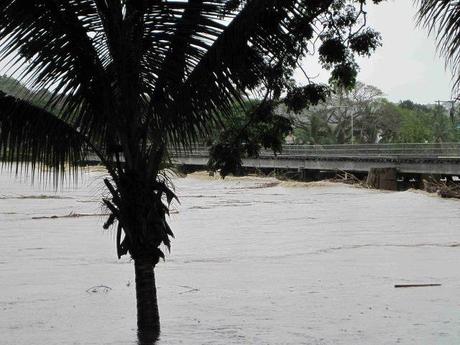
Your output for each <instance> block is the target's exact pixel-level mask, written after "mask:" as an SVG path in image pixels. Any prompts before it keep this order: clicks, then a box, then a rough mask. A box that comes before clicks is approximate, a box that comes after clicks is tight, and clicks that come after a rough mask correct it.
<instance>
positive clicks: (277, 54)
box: [0, 0, 379, 339]
mask: <svg viewBox="0 0 460 345" xmlns="http://www.w3.org/2000/svg"><path fill="white" fill-rule="evenodd" d="M365 2H366V1H365V0H347V1H344V0H246V1H242V0H240V1H238V0H227V1H226V0H207V1H203V0H188V1H186V0H174V1H173V0H33V1H31V0H0V47H1V49H0V57H1V58H2V60H3V64H6V67H5V70H6V71H7V72H8V73H9V74H10V75H15V76H17V77H18V78H19V79H20V80H21V81H22V82H23V83H24V84H26V85H27V86H28V87H30V88H32V89H34V90H52V94H51V95H49V94H47V93H46V99H44V98H43V97H45V93H43V92H42V93H40V92H39V93H34V94H36V95H38V96H37V97H38V99H18V98H15V97H13V96H9V95H6V94H4V93H1V94H0V145H1V147H0V149H1V159H2V161H4V162H9V163H8V164H11V165H12V164H17V163H19V164H23V166H24V167H25V168H31V169H32V171H36V172H39V173H47V172H50V171H51V172H52V175H50V176H54V178H55V183H58V181H59V179H60V178H61V177H63V176H64V174H66V173H70V174H72V173H74V172H75V171H76V170H77V169H78V167H79V163H80V162H81V160H82V159H83V158H84V156H85V154H86V152H87V150H90V151H91V152H93V153H95V154H97V155H98V157H99V158H100V160H101V162H102V164H104V165H105V167H106V168H107V171H108V173H109V175H110V178H107V179H105V184H106V186H107V189H108V191H109V192H110V198H106V199H104V200H103V201H104V203H105V205H106V206H107V208H108V209H109V210H110V212H111V215H110V217H109V219H108V220H107V222H106V224H105V225H104V227H105V228H109V227H111V226H115V227H116V231H117V235H116V245H117V252H118V256H119V257H121V256H122V255H125V254H129V255H130V256H131V257H132V259H133V261H134V266H135V274H136V295H137V310H138V330H139V334H140V335H141V337H142V338H143V337H146V338H150V339H154V338H156V337H157V336H158V335H159V330H160V321H159V314H158V307H157V299H156V287H155V276H154V267H155V265H156V264H157V263H158V261H159V259H160V258H163V257H164V253H163V252H162V251H161V250H160V246H161V245H164V246H165V247H167V248H168V249H169V247H170V238H171V237H173V233H172V231H171V229H170V227H169V225H168V223H167V215H168V209H169V204H170V202H171V201H172V200H173V199H174V198H175V197H176V196H175V194H174V192H173V189H172V186H171V183H170V182H169V181H168V179H167V178H166V177H165V175H164V174H163V173H162V167H163V162H164V161H165V159H166V158H167V155H168V152H167V151H168V148H171V147H176V148H177V147H187V146H188V145H190V144H192V143H193V142H194V141H195V140H196V139H197V138H199V137H202V136H203V135H205V134H206V133H208V132H209V131H210V130H211V128H213V127H215V126H216V124H219V123H221V120H222V118H224V117H226V116H228V115H230V114H231V111H232V106H233V104H234V103H235V102H237V103H239V104H241V105H243V104H244V100H245V99H246V97H247V95H249V94H250V93H251V92H254V91H258V90H260V88H261V87H262V86H263V84H264V83H274V82H276V80H277V79H279V78H281V76H282V75H284V74H285V70H286V69H292V66H294V65H295V63H296V61H297V60H298V59H299V58H301V56H302V54H303V53H304V51H305V49H306V47H307V44H308V42H309V40H310V39H312V37H313V36H314V32H315V30H317V25H328V23H333V21H331V20H332V19H333V18H335V16H336V13H337V11H338V10H340V9H344V8H346V6H355V7H356V8H358V13H359V14H363V13H364V12H363V8H362V6H363V5H364V4H365ZM373 2H379V0H373ZM350 13H351V12H350ZM347 20H348V21H349V22H350V23H351V24H356V23H355V22H356V20H357V19H355V18H354V17H353V14H350V16H349V17H348V19H347ZM370 36H372V33H371V34H370V35H369V33H364V34H363V35H357V36H356V37H355V39H354V41H353V42H348V43H345V42H340V40H337V38H338V37H340V35H339V33H337V34H336V35H334V36H331V37H330V39H329V41H330V42H332V41H333V40H334V42H333V43H334V44H335V46H333V45H331V44H329V46H328V47H329V48H328V49H329V51H325V52H322V56H325V57H329V58H328V59H326V60H325V63H327V64H329V65H330V67H331V68H335V67H334V66H335V65H337V66H338V67H337V68H335V69H334V71H335V72H334V73H336V74H342V75H344V76H345V77H348V78H353V73H350V71H351V70H353V68H351V67H350V66H351V64H352V61H351V60H347V59H346V56H344V54H346V51H345V50H344V49H342V48H341V47H342V46H341V44H342V45H343V44H354V45H355V46H356V47H357V48H356V49H359V47H360V45H361V46H362V45H363V42H365V41H366V40H367V39H368V38H369V37H370ZM334 47H339V48H341V49H340V56H339V57H337V56H336V55H337V54H336V53H337V51H336V50H334V49H335V48H334ZM332 48H334V49H332ZM356 49H355V50H356ZM336 79H337V78H336ZM339 79H340V78H339ZM40 95H42V96H40ZM40 97H41V98H40ZM39 101H40V102H43V101H46V105H45V106H44V107H43V108H40V107H37V106H35V105H32V104H40V102H39ZM50 168H51V169H50Z"/></svg>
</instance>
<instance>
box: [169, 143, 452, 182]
mask: <svg viewBox="0 0 460 345" xmlns="http://www.w3.org/2000/svg"><path fill="white" fill-rule="evenodd" d="M173 161H174V162H175V163H177V164H184V165H194V166H206V164H207V161H208V149H207V148H206V147H204V146H197V147H195V148H194V149H192V150H190V151H181V152H177V153H176V154H175V155H174V159H173ZM243 165H244V166H245V167H252V168H273V169H298V170H342V171H356V172H367V171H369V170H370V169H371V168H383V167H394V168H396V169H398V170H399V171H400V172H401V173H409V174H411V173H414V174H441V175H460V144H457V143H448V144H446V143H443V144H375V145H324V146H307V145H285V146H284V147H283V151H282V153H281V154H278V155H274V154H273V152H271V151H268V150H262V152H261V153H260V156H259V157H258V158H248V159H244V160H243Z"/></svg>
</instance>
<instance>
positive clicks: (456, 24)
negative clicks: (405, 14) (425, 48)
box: [417, 0, 460, 98]
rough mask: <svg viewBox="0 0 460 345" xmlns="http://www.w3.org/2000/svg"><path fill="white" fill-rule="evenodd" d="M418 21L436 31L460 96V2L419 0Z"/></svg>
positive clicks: (459, 96)
mask: <svg viewBox="0 0 460 345" xmlns="http://www.w3.org/2000/svg"><path fill="white" fill-rule="evenodd" d="M417 3H418V4H419V7H420V8H419V11H418V18H419V19H418V23H419V24H420V25H423V26H425V27H426V28H428V30H429V32H430V33H434V34H435V37H436V39H437V41H438V49H439V52H440V53H441V55H443V56H444V57H445V58H446V61H447V64H448V65H450V66H451V67H452V72H453V78H454V90H455V92H457V97H458V98H460V2H459V1H458V0H417Z"/></svg>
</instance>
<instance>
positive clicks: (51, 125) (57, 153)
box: [0, 91, 85, 184]
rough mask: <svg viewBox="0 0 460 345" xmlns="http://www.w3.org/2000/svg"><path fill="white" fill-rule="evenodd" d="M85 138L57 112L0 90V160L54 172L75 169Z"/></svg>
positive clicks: (23, 166) (35, 169) (32, 170)
mask: <svg viewBox="0 0 460 345" xmlns="http://www.w3.org/2000/svg"><path fill="white" fill-rule="evenodd" d="M84 147H85V140H84V137H83V135H81V134H80V133H79V132H78V131H77V130H75V129H74V128H73V127H71V126H70V125H68V124H67V123H65V122H64V121H63V120H61V119H59V118H58V117H57V116H56V115H54V114H52V113H50V112H48V111H46V110H44V109H41V108H39V107H36V106H34V105H32V104H30V103H29V102H26V101H23V100H20V99H17V98H15V97H13V96H8V95H6V94H4V93H3V92H1V91H0V160H1V161H2V163H3V164H6V165H10V166H11V167H12V166H13V165H14V164H16V167H17V169H19V168H20V167H22V168H24V169H26V170H27V169H28V168H31V172H32V174H33V173H34V172H35V171H39V172H42V173H45V172H46V170H47V169H50V170H51V171H53V172H54V173H55V174H54V175H53V176H54V183H55V184H56V183H57V182H58V179H59V178H61V177H62V176H63V174H64V173H65V172H66V167H67V165H68V166H69V167H70V171H69V172H71V173H72V172H75V170H76V168H77V167H78V166H79V164H80V163H81V162H82V160H83V159H84V157H85V149H84Z"/></svg>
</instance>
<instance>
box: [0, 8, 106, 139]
mask: <svg viewBox="0 0 460 345" xmlns="http://www.w3.org/2000/svg"><path fill="white" fill-rule="evenodd" d="M0 13H1V14H2V15H1V16H0V41H1V42H2V46H1V51H0V58H2V59H4V60H7V59H8V57H11V56H17V57H18V58H16V59H13V60H11V59H10V60H11V61H12V63H10V64H9V66H8V68H10V69H13V70H14V69H16V68H20V69H21V74H20V78H19V79H20V80H21V81H22V82H25V83H26V85H28V86H30V87H31V88H34V89H51V90H53V91H54V92H53V94H52V97H51V98H50V99H48V100H47V102H48V108H49V109H52V108H54V110H55V111H57V110H59V111H60V113H61V116H62V117H63V118H66V120H67V121H69V120H72V121H73V122H74V123H75V124H77V125H78V126H79V127H80V128H81V130H82V132H86V131H90V130H91V131H96V130H100V129H101V127H104V125H105V122H106V119H107V116H104V115H106V114H107V113H108V112H109V111H110V109H111V107H110V102H108V101H107V99H108V97H107V95H106V94H105V93H107V92H108V91H110V87H109V81H108V80H107V78H106V75H105V71H104V65H107V64H108V63H110V61H109V60H110V58H109V55H108V53H107V47H106V44H105V42H106V40H105V39H103V38H102V39H101V35H102V36H103V35H104V31H103V28H102V23H101V21H100V19H99V15H98V11H97V8H96V6H95V4H94V1H92V0H78V1H77V0H71V1H58V0H37V1H28V0H9V1H1V2H0ZM24 62H26V63H25V64H24ZM57 106H58V107H57Z"/></svg>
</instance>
